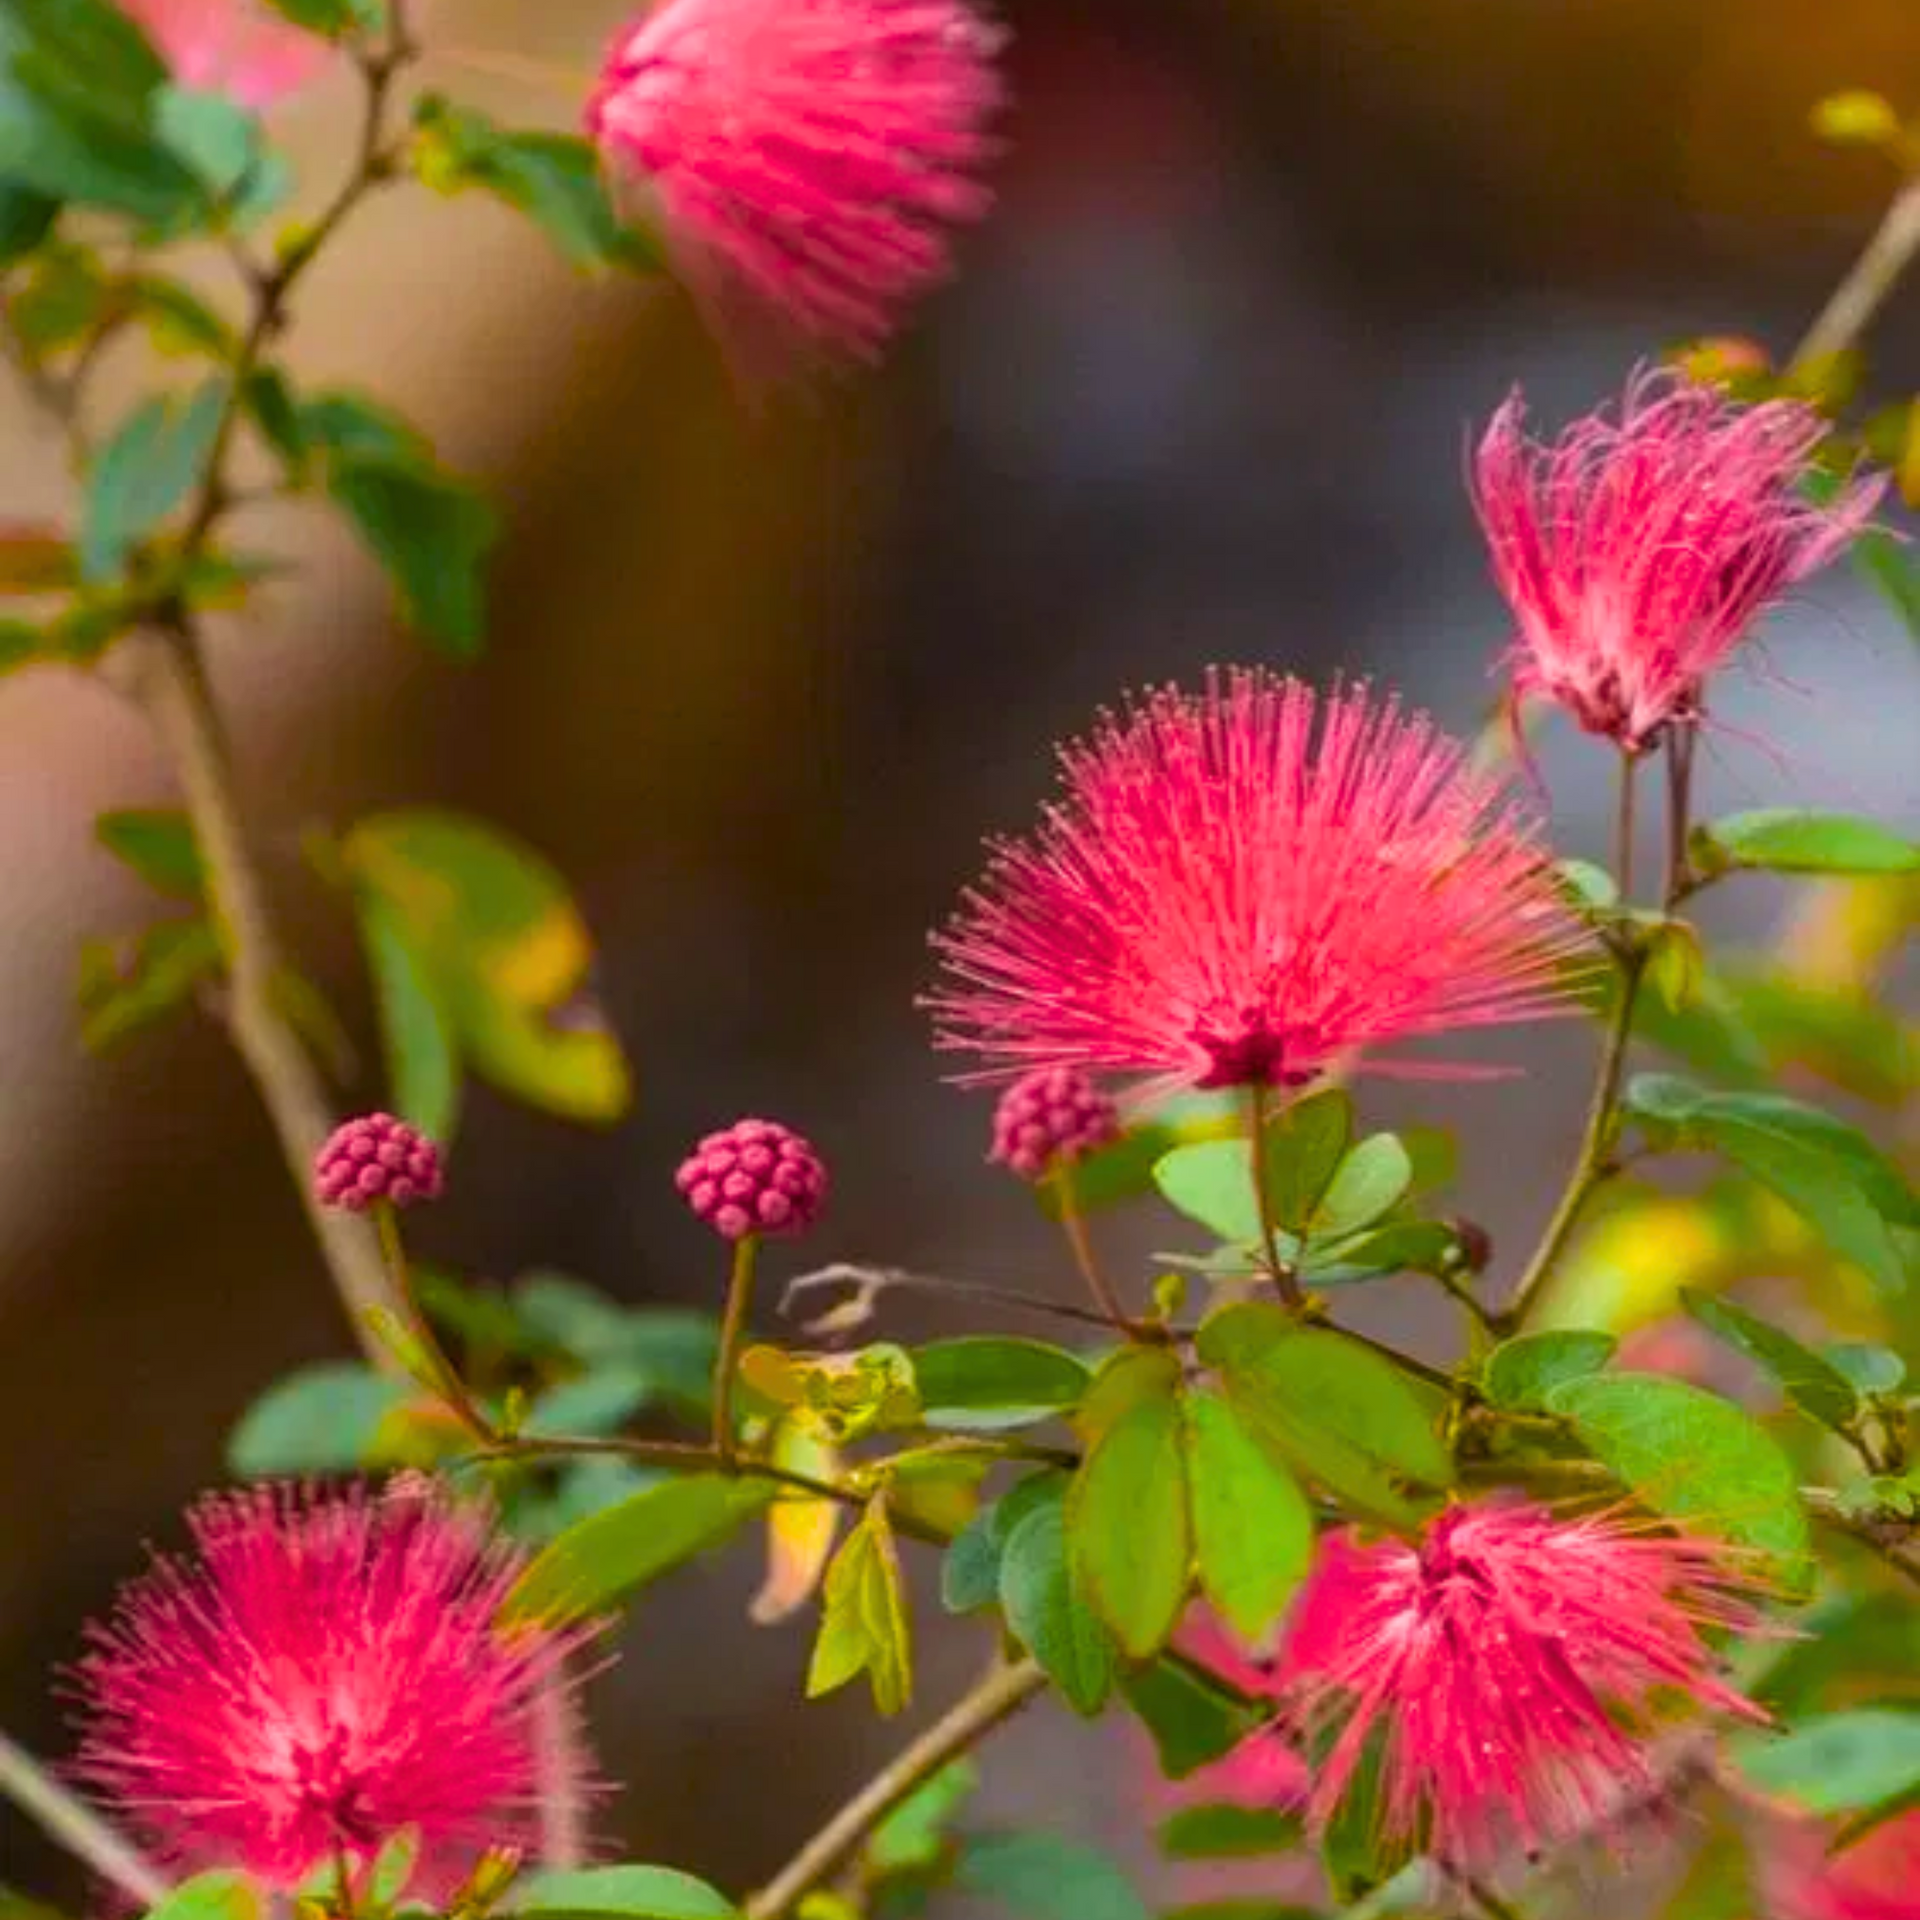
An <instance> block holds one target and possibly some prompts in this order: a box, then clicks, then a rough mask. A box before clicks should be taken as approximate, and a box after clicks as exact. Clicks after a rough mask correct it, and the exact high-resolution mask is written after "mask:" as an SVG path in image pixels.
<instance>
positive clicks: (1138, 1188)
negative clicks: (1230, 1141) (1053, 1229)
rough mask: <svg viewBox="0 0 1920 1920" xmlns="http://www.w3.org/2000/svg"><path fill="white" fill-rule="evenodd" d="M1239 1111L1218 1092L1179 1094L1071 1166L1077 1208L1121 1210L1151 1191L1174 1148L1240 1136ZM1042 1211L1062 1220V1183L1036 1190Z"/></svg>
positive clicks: (1048, 1182)
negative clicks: (1124, 1203) (1122, 1204)
mask: <svg viewBox="0 0 1920 1920" xmlns="http://www.w3.org/2000/svg"><path fill="white" fill-rule="evenodd" d="M1241 1126H1242V1122H1241V1117H1240V1111H1239V1108H1238V1107H1237V1106H1236V1105H1235V1104H1234V1102H1233V1101H1232V1100H1231V1099H1229V1098H1227V1097H1225V1096H1223V1095H1220V1094H1215V1093H1181V1094H1175V1095H1174V1096H1173V1097H1172V1098H1171V1099H1169V1100H1166V1101H1164V1102H1162V1103H1161V1104H1160V1105H1158V1106H1156V1107H1155V1108H1154V1109H1153V1110H1152V1114H1151V1117H1150V1118H1146V1119H1142V1120H1137V1121H1135V1122H1134V1123H1133V1124H1132V1125H1130V1126H1129V1127H1128V1128H1127V1130H1126V1132H1125V1133H1124V1134H1123V1135H1122V1136H1121V1138H1120V1139H1118V1140H1116V1141H1115V1142H1114V1143H1113V1144H1112V1145H1111V1146H1107V1147H1101V1148H1099V1149H1097V1150H1096V1151H1095V1152H1093V1153H1090V1154H1088V1155H1087V1157H1086V1158H1085V1159H1084V1160H1077V1161H1075V1162H1074V1163H1073V1168H1072V1172H1073V1203H1074V1205H1075V1206H1076V1207H1077V1208H1078V1209H1079V1210H1080V1211H1081V1212H1082V1213H1091V1212H1094V1211H1096V1210H1098V1209H1100V1208H1103V1207H1112V1206H1117V1205H1118V1204H1119V1203H1120V1202H1121V1201H1123V1200H1131V1199H1133V1198H1135V1197H1136V1196H1137V1195H1140V1194H1143V1193H1151V1192H1152V1191H1153V1169H1154V1167H1155V1166H1156V1165H1157V1164H1158V1163H1159V1162H1160V1161H1161V1160H1163V1159H1165V1158H1166V1156H1167V1155H1168V1154H1169V1153H1171V1152H1172V1151H1173V1150H1174V1148H1175V1147H1181V1146H1188V1145H1191V1144H1193V1143H1194V1142H1196V1141H1200V1140H1218V1139H1225V1138H1230V1137H1232V1136H1233V1135H1235V1134H1237V1133H1239V1132H1240V1131H1241ZM1033 1191H1034V1198H1035V1199H1036V1200H1037V1201H1038V1202H1039V1204H1040V1208H1041V1211H1042V1212H1044V1213H1045V1214H1047V1215H1048V1217H1049V1218H1051V1219H1058V1218H1059V1215H1060V1192H1059V1187H1058V1184H1057V1183H1056V1182H1054V1181H1051V1180H1044V1181H1042V1182H1041V1183H1040V1184H1039V1185H1038V1186H1036V1187H1035V1188H1034V1190H1033Z"/></svg>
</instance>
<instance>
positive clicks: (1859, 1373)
mask: <svg viewBox="0 0 1920 1920" xmlns="http://www.w3.org/2000/svg"><path fill="white" fill-rule="evenodd" d="M1820 1357H1821V1359H1823V1360H1824V1361H1825V1362H1826V1363H1827V1365H1828V1366H1830V1367H1831V1368H1832V1369H1833V1370H1834V1372H1835V1373H1837V1374H1839V1375H1840V1376H1841V1377H1842V1378H1843V1379H1845V1380H1846V1382H1847V1384H1848V1385H1849V1386H1851V1387H1852V1388H1853V1390H1854V1392H1856V1393H1860V1394H1883V1393H1898V1392H1899V1390H1900V1388H1901V1387H1902V1386H1903V1385H1904V1384H1905V1383H1906V1378H1907V1363H1906V1362H1905V1361H1904V1360H1903V1359H1901V1357H1900V1356H1899V1355H1898V1354H1897V1353H1895V1352H1893V1351H1892V1350H1891V1349H1890V1348H1888V1347H1879V1346H1875V1345H1874V1344H1873V1343H1872V1342H1871V1341H1866V1340H1829V1341H1828V1342H1827V1343H1826V1345H1824V1346H1823V1347H1822V1348H1821V1349H1820Z"/></svg>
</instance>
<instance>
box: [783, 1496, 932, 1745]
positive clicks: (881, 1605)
mask: <svg viewBox="0 0 1920 1920" xmlns="http://www.w3.org/2000/svg"><path fill="white" fill-rule="evenodd" d="M821 1602H822V1604H821V1611H820V1633H819V1637H818V1638H817V1639H816V1640H815V1641H814V1643H813V1659H812V1660H811V1662H810V1663H809V1664H808V1667H807V1696H808V1698H809V1699H812V1698H814V1697H816V1696H817V1695H819V1694H823V1693H831V1692H832V1691H833V1690H834V1689H835V1688H836V1687H843V1686H845V1685H846V1683H847V1682H848V1681H849V1680H852V1679H854V1678H855V1677H856V1676H857V1675H859V1674H862V1673H864V1674H865V1675H866V1676H867V1682H868V1684H869V1686H871V1687H872V1689H873V1704H874V1706H875V1707H876V1708H877V1709H878V1710H879V1711H880V1712H881V1713H885V1714H893V1713H898V1712H900V1711H901V1709H902V1708H903V1707H905V1706H906V1705H907V1703H908V1701H909V1700H910V1699H911V1698H912V1697H913V1636H912V1629H911V1627H910V1625H909V1622H908V1618H907V1594H906V1586H905V1583H904V1582H903V1581H902V1579H901V1577H900V1556H899V1554H898V1553H897V1552H896V1551H895V1548H894V1543H893V1529H892V1528H891V1527H890V1526H889V1525H888V1523H887V1503H886V1501H885V1500H884V1499H876V1500H871V1501H869V1502H868V1503H867V1508H866V1511H865V1512H864V1513H863V1514H862V1515H861V1516H860V1524H859V1525H858V1526H857V1527H855V1528H854V1529H853V1531H852V1532H851V1533H849V1534H848V1535H847V1537H846V1539H845V1540H844V1541H843V1542H842V1543H841V1547H840V1551H839V1552H838V1553H837V1554H835V1555H834V1557H833V1564H832V1565H831V1566H830V1567H828V1569H827V1579H826V1585H825V1587H824V1588H823V1589H822V1592H821Z"/></svg>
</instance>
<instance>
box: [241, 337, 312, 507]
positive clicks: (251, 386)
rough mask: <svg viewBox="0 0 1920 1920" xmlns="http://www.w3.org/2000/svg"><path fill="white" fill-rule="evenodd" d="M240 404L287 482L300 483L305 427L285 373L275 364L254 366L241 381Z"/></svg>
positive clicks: (305, 454)
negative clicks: (276, 460) (274, 457)
mask: <svg viewBox="0 0 1920 1920" xmlns="http://www.w3.org/2000/svg"><path fill="white" fill-rule="evenodd" d="M240 404H241V406H242V408H243V409H244V410H245V412H246V416H247V418H248V419H249V420H251V421H252V422H253V424H254V428H255V430H256V431H257V432H258V433H259V435H260V438H261V439H262V440H264V441H265V442H266V443H267V445H268V446H269V447H270V448H271V449H272V450H273V452H274V453H275V455H277V456H278V458H279V461H280V464H281V467H282V468H283V469H284V471H285V473H286V477H287V482H288V484H289V485H290V486H298V485H300V483H301V482H302V481H303V480H304V478H305V476H306V466H307V430H306V426H305V424H304V422H303V421H302V418H301V413H300V407H299V404H298V402H296V401H295V399H294V397H293V389H292V388H291V387H289V386H288V385H287V377H286V375H285V374H283V373H282V372H281V371H280V370H279V368H277V367H255V368H254V369H253V371H252V372H251V373H249V374H248V375H247V377H246V379H245V381H244V382H243V383H242V384H241V388H240Z"/></svg>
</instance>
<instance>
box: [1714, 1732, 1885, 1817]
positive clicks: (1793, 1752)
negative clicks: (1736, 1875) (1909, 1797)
mask: <svg viewBox="0 0 1920 1920" xmlns="http://www.w3.org/2000/svg"><path fill="white" fill-rule="evenodd" d="M1733 1753H1734V1759H1735V1762H1736V1764H1737V1765H1738V1767H1739V1770H1740V1772H1741V1773H1742V1774H1744V1775H1745V1776H1746V1778H1747V1779H1748V1780H1749V1781H1750V1782H1751V1783H1752V1784H1753V1785H1754V1786H1755V1787H1757V1788H1758V1789H1759V1790H1760V1792H1762V1793H1765V1794H1778V1795H1780V1796H1781V1797H1782V1798H1785V1799H1788V1800H1791V1801H1793V1802H1794V1803H1795V1804H1796V1805H1797V1806H1799V1807H1801V1808H1802V1809H1804V1810H1805V1811H1806V1812H1808V1813H1815V1814H1840V1813H1860V1812H1864V1811H1865V1810H1866V1809H1868V1808H1870V1807H1874V1806H1877V1805H1878V1804H1880V1803H1881V1802H1883V1801H1887V1800H1891V1799H1893V1798H1895V1797H1896V1796H1897V1795H1902V1794H1905V1793H1908V1792H1911V1791H1913V1790H1914V1789H1916V1788H1920V1713H1915V1712H1901V1711H1897V1710H1895V1709H1893V1708H1891V1707H1856V1708H1854V1709H1853V1710H1851V1711H1850V1712H1846V1713H1830V1714H1825V1715H1822V1716H1821V1717H1820V1718H1819V1719H1815V1720H1805V1721H1802V1722H1801V1724H1800V1725H1799V1726H1797V1727H1795V1728H1794V1729H1793V1731H1792V1732H1790V1733H1788V1734H1786V1735H1784V1736H1783V1737H1781V1738H1779V1739H1766V1738H1764V1737H1762V1736H1760V1735H1749V1736H1746V1737H1743V1738H1742V1739H1740V1740H1738V1741H1736V1742H1735V1743H1734V1747H1733Z"/></svg>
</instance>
